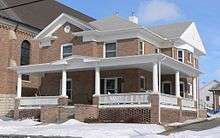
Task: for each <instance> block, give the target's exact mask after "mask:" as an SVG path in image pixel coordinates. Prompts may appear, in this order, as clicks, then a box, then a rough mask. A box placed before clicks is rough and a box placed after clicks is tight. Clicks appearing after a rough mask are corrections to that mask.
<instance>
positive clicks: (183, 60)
mask: <svg viewBox="0 0 220 138" xmlns="http://www.w3.org/2000/svg"><path fill="white" fill-rule="evenodd" d="M179 51H181V52H182V56H183V57H182V61H179ZM177 60H178V61H179V62H183V63H184V62H185V55H184V50H183V49H178V50H177Z"/></svg>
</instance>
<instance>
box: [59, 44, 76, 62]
mask: <svg viewBox="0 0 220 138" xmlns="http://www.w3.org/2000/svg"><path fill="white" fill-rule="evenodd" d="M66 46H72V48H73V44H72V43H66V44H62V45H61V47H60V59H63V48H64V47H66Z"/></svg>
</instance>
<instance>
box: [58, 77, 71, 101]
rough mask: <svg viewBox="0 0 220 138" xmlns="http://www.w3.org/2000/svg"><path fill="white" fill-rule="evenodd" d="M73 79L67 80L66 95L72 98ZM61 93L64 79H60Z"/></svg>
mask: <svg viewBox="0 0 220 138" xmlns="http://www.w3.org/2000/svg"><path fill="white" fill-rule="evenodd" d="M72 89H73V84H72V79H67V81H66V95H67V96H68V99H72ZM60 93H62V80H60Z"/></svg>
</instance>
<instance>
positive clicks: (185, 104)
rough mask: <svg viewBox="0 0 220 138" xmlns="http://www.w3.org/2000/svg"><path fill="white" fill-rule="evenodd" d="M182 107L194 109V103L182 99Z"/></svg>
mask: <svg viewBox="0 0 220 138" xmlns="http://www.w3.org/2000/svg"><path fill="white" fill-rule="evenodd" d="M182 106H183V107H188V108H194V107H195V102H194V101H193V99H189V98H183V99H182Z"/></svg>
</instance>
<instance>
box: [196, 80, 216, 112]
mask: <svg viewBox="0 0 220 138" xmlns="http://www.w3.org/2000/svg"><path fill="white" fill-rule="evenodd" d="M218 84H220V82H219V81H217V80H212V81H210V82H209V83H208V84H206V85H204V86H203V87H201V88H200V89H199V93H200V103H201V104H202V105H205V106H208V107H211V108H212V107H213V94H212V92H210V91H209V90H210V89H211V88H212V87H215V86H217V85H218Z"/></svg>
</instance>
